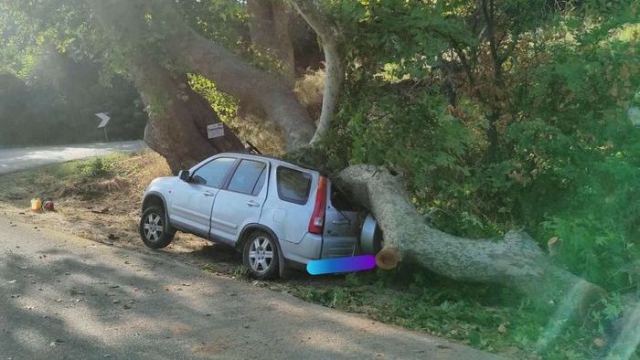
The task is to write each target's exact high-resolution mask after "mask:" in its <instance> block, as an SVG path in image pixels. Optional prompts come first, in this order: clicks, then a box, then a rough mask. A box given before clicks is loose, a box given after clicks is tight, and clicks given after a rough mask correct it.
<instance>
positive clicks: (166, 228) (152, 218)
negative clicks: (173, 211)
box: [140, 206, 176, 249]
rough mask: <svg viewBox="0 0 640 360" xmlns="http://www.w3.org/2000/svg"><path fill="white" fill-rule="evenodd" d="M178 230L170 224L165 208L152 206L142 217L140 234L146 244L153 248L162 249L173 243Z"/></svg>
mask: <svg viewBox="0 0 640 360" xmlns="http://www.w3.org/2000/svg"><path fill="white" fill-rule="evenodd" d="M175 234H176V231H175V230H174V229H173V228H172V227H171V225H169V222H168V221H167V217H166V215H165V212H164V209H163V208H161V207H158V206H150V207H148V208H146V209H145V210H144V212H143V213H142V218H141V219H140V236H141V237H142V241H143V242H144V244H145V245H147V246H148V247H150V248H152V249H161V248H164V247H166V246H167V245H169V244H170V243H171V241H172V240H173V237H174V236H175Z"/></svg>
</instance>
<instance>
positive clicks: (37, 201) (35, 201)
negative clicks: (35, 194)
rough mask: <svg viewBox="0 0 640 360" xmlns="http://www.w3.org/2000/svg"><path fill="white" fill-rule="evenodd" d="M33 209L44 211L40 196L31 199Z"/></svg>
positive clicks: (34, 210)
mask: <svg viewBox="0 0 640 360" xmlns="http://www.w3.org/2000/svg"><path fill="white" fill-rule="evenodd" d="M31 211H33V212H40V211H42V199H40V198H35V199H31Z"/></svg>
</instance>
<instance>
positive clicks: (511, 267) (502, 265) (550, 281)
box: [337, 165, 603, 312]
mask: <svg viewBox="0 0 640 360" xmlns="http://www.w3.org/2000/svg"><path fill="white" fill-rule="evenodd" d="M337 181H338V182H339V184H340V185H341V187H342V188H344V189H345V190H347V191H349V192H350V193H351V194H352V195H353V196H354V198H355V200H357V201H358V202H359V203H360V204H362V205H364V206H365V207H367V208H368V209H369V210H370V211H371V212H372V213H373V215H374V216H375V217H376V219H377V220H378V223H379V225H380V227H381V229H382V231H383V233H384V247H383V248H382V250H381V251H380V252H379V253H378V254H377V255H376V263H377V265H378V266H379V267H380V268H382V269H392V268H395V267H396V266H397V265H398V263H399V262H400V261H402V260H404V259H410V260H412V261H415V262H416V263H418V264H419V265H422V266H424V267H425V268H427V269H429V270H431V271H433V272H435V273H437V274H439V275H442V276H445V277H448V278H451V279H454V280H460V281H468V282H480V283H494V284H499V285H504V286H508V287H511V288H515V289H518V290H520V291H521V292H523V293H525V294H527V295H530V296H531V297H532V298H539V299H540V300H544V301H548V300H550V299H553V298H556V296H558V295H560V296H563V297H564V296H565V295H566V294H568V293H570V292H571V291H573V292H575V289H579V293H580V294H579V295H577V296H575V299H576V302H577V304H575V306H578V307H579V308H580V311H581V312H582V311H584V310H585V309H586V306H587V305H588V304H590V303H592V302H593V301H594V299H596V298H599V297H601V296H602V294H603V290H602V289H601V288H599V287H598V286H596V285H593V284H591V283H588V282H586V281H585V280H583V279H581V278H580V277H578V276H576V275H574V274H572V273H570V272H568V271H566V270H564V269H562V268H559V267H557V266H555V265H554V264H552V263H551V262H550V260H549V259H548V257H547V256H546V255H545V254H544V252H543V251H542V250H541V249H540V248H539V247H538V245H537V244H536V243H535V242H534V241H533V239H531V237H529V235H527V234H526V233H524V232H519V231H511V232H508V233H507V234H506V235H505V236H504V239H499V240H490V239H484V240H475V239H467V238H462V237H458V236H453V235H450V234H447V233H444V232H442V231H439V230H437V229H434V228H432V227H431V226H429V225H428V224H427V222H426V220H425V218H424V217H423V216H422V215H420V214H419V213H418V211H417V210H416V208H415V206H413V204H411V202H410V200H409V196H408V195H407V193H406V191H405V190H404V189H405V186H404V184H403V182H402V181H401V179H400V178H399V176H396V175H393V174H391V172H389V171H388V170H387V169H384V168H379V167H375V166H370V165H356V166H351V167H349V168H347V169H345V170H343V171H342V172H340V174H339V176H338V178H337Z"/></svg>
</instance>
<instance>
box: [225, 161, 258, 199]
mask: <svg viewBox="0 0 640 360" xmlns="http://www.w3.org/2000/svg"><path fill="white" fill-rule="evenodd" d="M266 167H267V166H266V165H265V164H264V163H263V162H259V161H251V160H242V162H240V165H238V168H237V169H236V172H235V173H234V174H233V177H232V178H231V182H230V183H229V187H228V189H229V190H230V191H235V192H239V193H243V194H253V195H256V194H258V193H259V192H260V190H261V189H262V185H263V184H264V180H263V181H259V180H260V179H261V178H263V177H264V175H263V174H264V172H265V169H266Z"/></svg>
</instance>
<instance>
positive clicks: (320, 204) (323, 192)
mask: <svg viewBox="0 0 640 360" xmlns="http://www.w3.org/2000/svg"><path fill="white" fill-rule="evenodd" d="M326 206H327V178H326V177H324V176H321V177H320V179H319V181H318V189H317V190H316V203H315V205H314V206H313V214H311V220H309V232H310V233H312V234H322V230H324V214H325V208H326Z"/></svg>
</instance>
